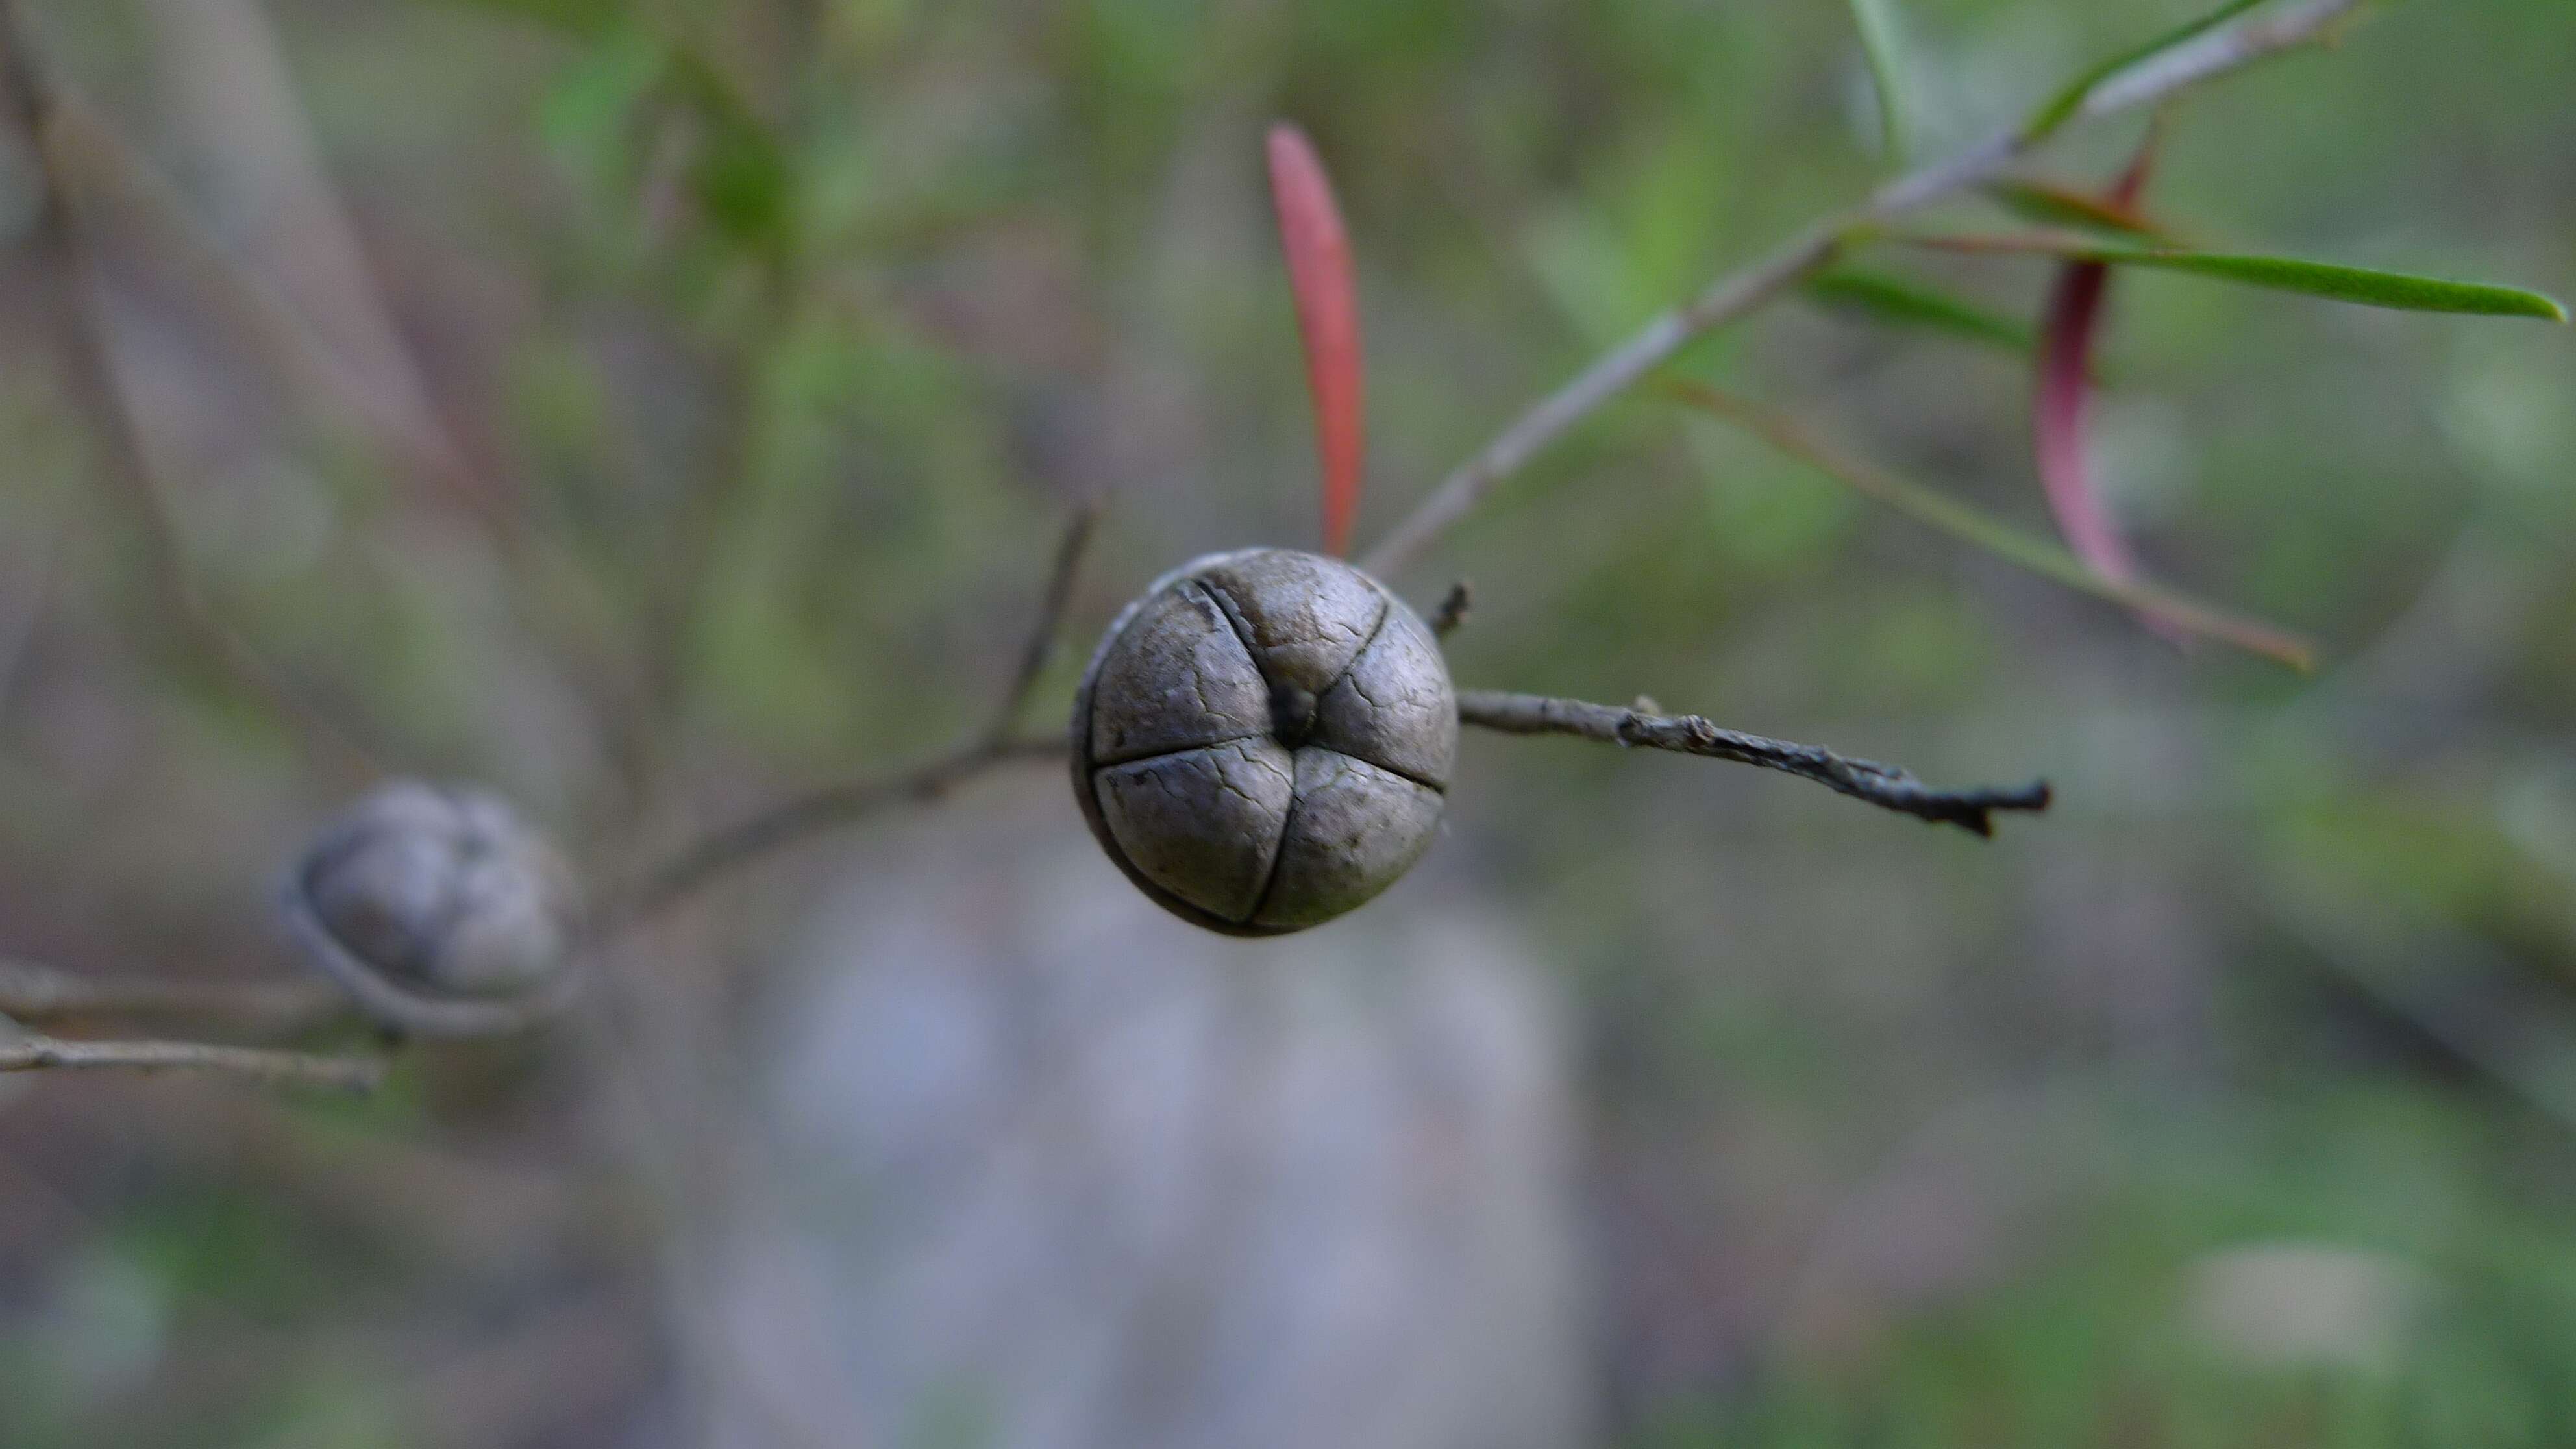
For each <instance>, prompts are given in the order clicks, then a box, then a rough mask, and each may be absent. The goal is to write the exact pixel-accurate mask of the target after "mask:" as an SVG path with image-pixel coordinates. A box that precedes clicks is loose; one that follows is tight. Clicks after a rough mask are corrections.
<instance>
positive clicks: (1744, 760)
mask: <svg viewBox="0 0 2576 1449" xmlns="http://www.w3.org/2000/svg"><path fill="white" fill-rule="evenodd" d="M1458 720H1459V722H1460V723H1461V724H1471V725H1478V726H1481V727H1483V728H1485V729H1489V730H1501V731H1502V732H1504V733H1506V734H1515V735H1540V734H1557V735H1573V736H1576V737H1577V738H1580V739H1587V740H1598V741H1600V742H1601V743H1603V744H1609V745H1623V746H1625V745H1644V746H1647V747H1649V748H1652V749H1658V750H1674V751H1677V752H1679V753H1681V754H1685V755H1704V756H1706V757H1708V758H1710V759H1713V760H1732V761H1734V762H1736V763H1737V764H1740V765H1759V766H1761V767H1762V768H1763V769H1766V770H1778V771H1781V772H1782V773H1784V774H1790V775H1795V776H1797V777H1798V778H1800V779H1802V780H1813V781H1815V782H1816V783H1817V784H1819V785H1822V786H1824V787H1825V788H1827V789H1829V790H1834V791H1837V792H1839V793H1841V794H1845V795H1849V796H1851V797H1852V798H1853V799H1855V800H1865V801H1867V802H1868V803H1870V804H1872V805H1876V806H1878V807H1879V808H1880V809H1882V810H1894V811H1896V812H1898V813H1900V814H1904V815H1911V816H1913V817H1914V818H1916V819H1918V820H1926V821H1930V822H1933V823H1935V824H1942V825H1956V826H1958V827H1959V828H1961V829H1962V830H1969V831H1973V832H1975V833H1976V834H1978V835H1992V834H1994V821H1993V819H1992V818H1991V817H1992V816H1993V814H1994V812H1996V811H1999V810H2019V811H2040V810H2045V809H2047V808H2048V799H2049V794H2048V782H2047V781H2045V780H2034V781H2032V782H2031V783H2030V784H2027V785H2023V786H2019V787H2017V788H2012V789H1982V790H1935V789H1933V788H1932V787H1931V786H1929V785H1926V784H1924V783H1923V782H1922V781H1920V780H1918V779H1916V778H1914V777H1913V776H1912V775H1910V774H1908V773H1906V772H1905V771H1903V770H1900V769H1898V768H1896V767H1895V766H1893V765H1882V764H1879V763H1877V762H1875V761H1872V760H1855V759H1850V758H1847V757H1845V756H1842V755H1838V754H1835V753H1834V752H1833V751H1831V750H1828V749H1823V748H1821V747H1819V746H1816V745H1799V744H1791V743H1790V742H1788V741H1787V740H1774V739H1766V738H1764V737H1763V736H1761V735H1748V734H1740V733H1738V732H1736V731H1734V730H1729V729H1720V728H1719V727H1717V726H1716V725H1713V724H1711V723H1709V722H1708V721H1707V720H1705V719H1702V718H1700V717H1699V716H1698V715H1695V714H1686V715H1664V714H1649V713H1646V712H1644V711H1642V710H1635V709H1622V708H1620V707H1619V706H1617V705H1611V704H1586V703H1585V702H1583V701H1582V700H1579V699H1551V698H1549V697H1547V696H1545V695H1538V694H1506V693H1503V692H1501V691H1499V690H1489V689H1469V690H1461V691H1460V692H1459V695H1458Z"/></svg>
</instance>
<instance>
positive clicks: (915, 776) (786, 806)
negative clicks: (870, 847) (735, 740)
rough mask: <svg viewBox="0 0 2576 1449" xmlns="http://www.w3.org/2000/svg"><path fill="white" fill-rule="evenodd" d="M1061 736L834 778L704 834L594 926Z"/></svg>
mask: <svg viewBox="0 0 2576 1449" xmlns="http://www.w3.org/2000/svg"><path fill="white" fill-rule="evenodd" d="M1064 749H1065V745H1064V741H1062V740H1060V739H1029V740H1004V741H998V742H996V741H978V742H977V743H975V744H973V745H970V746H968V747H966V748H965V749H962V750H960V751H958V752H957V753H955V754H952V755H948V756H945V757H943V758H941V759H938V760H934V761H932V762H931V763H929V764H927V765H924V766H922V767H921V768H919V769H917V770H912V771H909V772H907V773H905V774H901V775H894V776H890V777H887V778H885V779H878V780H853V781H849V782H846V783H843V784H839V785H828V786H825V787H824V788H822V789H819V790H814V791H810V792H808V793H806V794H803V795H798V796H796V797H794V798H792V799H789V800H785V801H782V802H780V803H779V804H776V805H772V806H770V807H768V808H767V809H764V810H762V811H759V812H758V813H756V814H754V815H751V816H748V817H746V818H745V819H743V820H740V821H737V822H736V823H734V824H732V825H729V826H726V827H724V828H723V829H721V830H717V831H714V832H713V833H711V834H708V835H704V836H701V837H699V838H698V839H697V840H695V841H692V842H691V843H689V844H688V845H687V846H685V847H683V848H682V849H681V850H680V851H679V852H678V853H677V854H676V855H674V856H672V857H671V858H670V859H669V860H668V861H666V862H665V863H663V864H662V865H659V866H657V867H655V868H653V869H652V870H650V871H647V872H646V873H645V874H644V877H643V879H642V881H641V882H640V883H639V884H637V885H636V886H635V887H634V888H633V889H631V890H629V891H627V892H625V893H624V894H623V895H622V896H620V897H618V898H616V899H615V900H613V901H612V902H611V904H610V905H609V907H608V908H607V909H605V910H603V911H602V912H601V913H600V916H599V918H598V921H597V923H596V924H595V925H594V927H593V934H594V935H595V936H598V935H607V934H613V933H614V932H616V931H618V930H622V929H623V928H625V927H626V926H628V925H631V924H633V923H634V922H636V921H638V920H640V919H642V918H644V917H647V916H651V915H654V914H657V913H658V912H660V911H661V910H663V909H664V908H666V907H668V906H670V905H672V904H674V903H676V902H678V901H679V900H681V899H682V898H684V897H686V896H689V895H692V894H695V893H696V892H697V891H698V890H700V889H702V888H703V887H705V886H706V885H707V884H708V883H709V882H711V881H713V880H715V879H716V878H717V877H719V876H724V875H730V874H732V873H733V872H734V871H736V870H739V869H741V868H743V867H744V866H747V865H750V864H752V863H753V862H755V861H757V860H759V859H761V858H762V857H764V856H767V855H769V854H771V853H772V852H775V851H778V850H783V849H785V848H787V847H789V846H792V845H797V844H801V843H803V842H804V841H807V840H810V839H812V838H814V837H815V836H817V835H821V834H824V833H825V832H827V831H832V830H838V829H840V828H841V827H843V826H846V825H850V824H854V823H856V822H857V821H860V820H863V819H865V818H867V817H868V816H870V815H874V814H876V813H877V812H878V811H881V810H887V809H892V808H893V807H895V806H898V805H918V804H926V803H928V802H929V801H932V800H936V799H938V798H940V797H941V796H943V795H946V794H947V793H948V792H949V791H951V790H954V789H956V788H957V787H959V786H961V785H963V784H965V783H966V782H967V781H969V780H972V779H974V778H975V777H977V776H979V775H982V774H984V773H986V772H987V771H990V770H995V769H998V768H1000V767H1002V766H1004V765H1009V764H1015V763H1020V762H1024V761H1031V760H1054V759H1061V758H1063V756H1064Z"/></svg>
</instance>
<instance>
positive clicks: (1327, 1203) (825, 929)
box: [713, 797, 1590, 1449]
mask: <svg viewBox="0 0 2576 1449" xmlns="http://www.w3.org/2000/svg"><path fill="white" fill-rule="evenodd" d="M1047 803H1048V802H1046V801H1045V800H1044V799H1043V798H1026V797H1024V798H1020V799H1018V800H1016V801H1014V802H1005V810H1004V811H1003V812H1001V813H995V814H986V815H981V816H968V815H966V814H964V813H963V812H958V811H951V812H948V813H946V814H944V815H941V816H938V817H934V818H931V819H926V820H923V821H920V822H916V823H913V824H911V825H908V826H906V827H903V829H902V831H901V834H900V838H895V839H884V840H879V841H877V842H873V843H872V845H871V846H870V847H869V848H867V849H866V850H865V853H864V855H863V856H862V858H860V859H859V860H857V861H855V862H853V865H852V867H851V868H850V870H849V872H848V875H847V877H846V879H847V880H848V882H849V883H848V884H847V885H846V886H844V887H843V888H841V889H840V890H839V891H838V893H837V894H836V895H835V896H834V897H833V899H832V900H831V902H830V903H829V905H828V906H827V907H825V908H824V909H823V910H822V911H821V912H820V914H819V917H818V919H817V920H816V921H815V922H814V923H813V925H812V927H811V929H810V933H809V935H808V938H807V943H806V944H805V946H804V947H803V948H802V949H801V952H800V953H799V964H800V965H801V966H802V968H803V975H804V977H805V978H806V979H805V980H804V981H803V983H802V984H801V985H798V986H795V987H793V988H792V989H790V990H789V991H788V992H787V993H786V997H785V999H784V1000H782V1001H781V1002H779V1003H778V1007H779V1009H778V1010H777V1012H776V1014H775V1017H774V1022H775V1029H774V1031H773V1033H772V1038H771V1040H769V1041H767V1042H766V1043H764V1044H763V1046H764V1049H763V1050H762V1051H761V1052H760V1053H759V1054H758V1055H759V1057H760V1059H762V1060H765V1061H768V1062H770V1063H772V1068H771V1071H770V1074H769V1076H768V1078H767V1079H766V1080H765V1082H763V1083H762V1084H761V1086H760V1088H759V1089H758V1092H757V1094H756V1095H757V1097H758V1100H759V1102H760V1107H761V1110H760V1117H761V1120H762V1123H763V1125H762V1127H761V1128H760V1129H759V1130H758V1131H757V1132H756V1133H755V1134H754V1136H755V1138H756V1141H755V1143H754V1145H753V1146H752V1147H751V1148H749V1149H748V1151H749V1152H750V1153H751V1154H752V1155H753V1157H754V1158H755V1160H756V1162H757V1166H756V1167H755V1168H754V1169H753V1170H751V1171H750V1172H748V1173H747V1174H746V1176H748V1177H749V1178H750V1179H751V1180H752V1181H754V1182H756V1183H758V1184H759V1185H760V1191H761V1197H760V1200H758V1201H756V1202H753V1203H751V1204H749V1205H747V1206H746V1207H745V1208H744V1209H743V1215H742V1217H741V1219H740V1220H739V1221H738V1222H737V1223H736V1224H735V1225H734V1226H733V1227H732V1228H731V1229H730V1232H729V1235H728V1237H727V1240H726V1243H725V1245H724V1247H723V1250H722V1252H721V1254H720V1260H721V1262H722V1263H723V1264H724V1268H723V1271H722V1274H721V1281H722V1286H721V1289H720V1292H719V1294H718V1297H719V1303H718V1305H717V1307H716V1310H715V1318H716V1327H715V1328H714V1330H713V1332H714V1333H716V1334H717V1335H718V1338H719V1341H720V1345H721V1356H722V1360H723V1362H725V1363H726V1364H728V1365H731V1366H738V1368H739V1377H740V1381H739V1382H738V1383H736V1384H734V1385H733V1386H732V1392H731V1394H730V1395H729V1397H728V1401H727V1403H726V1405H725V1409H724V1412H723V1413H722V1414H720V1416H719V1417H720V1419H721V1420H722V1421H723V1423H724V1424H725V1425H726V1427H727V1429H728V1431H729V1432H730V1433H731V1434H732V1436H733V1437H732V1438H730V1439H726V1440H724V1441H723V1442H727V1443H739V1444H742V1445H745V1446H748V1445H752V1444H760V1443H770V1442H776V1435H777V1434H778V1433H779V1432H782V1431H783V1430H782V1426H783V1427H784V1428H786V1429H794V1430H797V1431H799V1432H802V1433H804V1434H805V1435H807V1436H808V1437H809V1438H810V1439H812V1441H813V1442H831V1443H864V1444H871V1445H888V1446H909V1445H916V1444H918V1445H989V1446H1007V1449H1092V1446H1098V1449H1163V1446H1168V1449H1181V1446H1202V1445H1205V1446H1224V1449H1272V1446H1276V1449H1290V1446H1298V1449H1304V1446H1315V1445H1331V1446H1337V1449H1342V1446H1348V1449H1375V1446H1382V1449H1548V1446H1560V1445H1572V1444H1576V1443H1580V1442H1583V1441H1584V1440H1585V1438H1586V1435H1585V1434H1584V1432H1583V1430H1584V1427H1585V1423H1584V1421H1585V1407H1586V1405H1587V1403H1588V1401H1589V1397H1590V1395H1589V1392H1588V1388H1587V1381H1588V1378H1589V1373H1588V1364H1587V1363H1586V1361H1585V1358H1584V1352H1583V1349H1582V1347H1581V1344H1582V1339H1583V1326H1584V1322H1585V1311H1586V1309H1585V1304H1584V1301H1583V1295H1582V1293H1581V1291H1580V1289H1579V1283H1578V1280H1579V1274H1578V1272H1577V1269H1576V1259H1577V1253H1576V1245H1575V1228H1574V1224H1573V1214H1572V1204H1571V1201H1570V1198H1571V1196H1572V1193H1573V1182H1572V1178H1571V1171H1572V1163H1571V1161H1570V1158H1571V1148H1570V1141H1569V1137H1570V1124H1569V1121H1568V1116H1569V1109H1568V1102H1567V1087H1566V1080H1567V1077H1566V1073H1567V1067H1566V1063H1565V1061H1564V1052H1563V1043H1562V1041H1561V1040H1560V1032H1559V1025H1558V1021H1557V1016H1556V1011H1555V1008H1554V1005H1553V1002H1552V1000H1551V998H1550V996H1549V994H1548V992H1547V991H1546V990H1545V989H1544V987H1543V986H1542V985H1541V978H1540V974H1539V972H1538V971H1537V970H1536V968H1535V967H1534V965H1533V963H1531V962H1530V961H1529V960H1528V959H1527V958H1526V957H1524V956H1522V955H1521V954H1520V953H1519V952H1518V951H1517V950H1516V949H1515V948H1514V947H1513V946H1512V944H1511V942H1510V940H1509V938H1508V936H1507V935H1506V934H1505V933H1504V932H1503V931H1501V930H1498V929H1496V928H1494V927H1493V926H1492V925H1490V924H1489V923H1486V922H1483V921H1478V920H1469V919H1466V918H1463V917H1461V916H1457V915H1439V914H1433V913H1431V912H1430V911H1428V910H1424V909H1415V910H1407V911H1387V912H1383V913H1380V914H1377V915H1375V916H1372V917H1370V918H1367V919H1365V920H1354V921H1349V922H1345V923H1343V924H1342V925H1340V926H1338V927H1336V928H1335V929H1333V930H1331V931H1327V932H1321V933H1316V934H1312V935H1308V936H1303V937H1300V938H1298V939H1297V940H1296V941H1295V942H1293V943H1291V942H1280V941H1271V942H1260V943H1251V942H1242V941H1235V940H1229V939H1227V938H1224V937H1220V936H1215V935H1210V934H1208V933H1205V932H1201V931H1196V930H1191V929H1188V928H1186V927H1183V926H1181V925H1179V924H1177V923H1175V922H1173V921H1172V920H1171V919H1170V918H1168V917H1166V916H1163V915H1162V914H1160V913H1158V912H1157V911H1155V910H1154V909H1152V908H1151V907H1150V906H1149V905H1148V904H1147V903H1146V902H1145V901H1144V900H1143V899H1141V898H1139V897H1138V896H1137V894H1136V893H1134V892H1132V891H1129V890H1126V889H1123V888H1122V887H1121V886H1120V885H1119V883H1118V881H1117V880H1116V878H1115V877H1114V876H1113V875H1111V873H1110V872H1109V870H1108V869H1107V868H1106V867H1105V866H1104V865H1103V864H1102V862H1101V861H1100V859H1099V857H1098V856H1097V855H1095V854H1094V853H1093V852H1091V851H1090V850H1088V849H1086V848H1084V847H1083V845H1082V843H1081V838H1080V836H1079V834H1078V833H1077V831H1076V829H1075V827H1074V826H1073V822H1072V820H1071V817H1070V816H1069V815H1067V814H1065V813H1064V812H1062V811H1061V810H1058V811H1056V812H1054V814H1053V820H1054V821H1055V822H1056V823H1055V824H1054V825H1052V826H1050V825H1048V824H1046V823H1045V822H1047V821H1048V819H1049V814H1048V812H1047V810H1046V808H1045V807H1046V804H1047ZM1012 804H1015V805H1016V806H1017V808H1016V809H1010V808H1008V806H1009V805H1012ZM1033 822H1037V823H1034V824H1033Z"/></svg>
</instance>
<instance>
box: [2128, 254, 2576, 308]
mask: <svg viewBox="0 0 2576 1449" xmlns="http://www.w3.org/2000/svg"><path fill="white" fill-rule="evenodd" d="M2102 260H2104V261H2107V262H2111V263H2114V264H2117V265H2121V266H2134V267H2159V268H2162V269H2164V270H2166V271H2173V272H2191V273H2194V274H2196V275H2199V276H2204V277H2217V278H2219V279H2221V280H2223V281H2230V282H2242V283H2244V284H2245V285H2247V286H2249V287H2270V288H2273V289H2275V290H2277V291H2283V292H2305V293H2307V294H2309V295H2310V296H2315V297H2331V298H2333V299H2334V300H2336V301H2338V302H2358V303H2361V304H2362V305H2363V306H2366V307H2394V308H2397V309H2398V310H2400V311H2406V312H2467V313H2473V314H2476V315H2479V316H2487V317H2538V318H2542V319H2544V320H2546V321H2551V322H2564V321H2566V320H2567V309H2566V308H2565V307H2563V306H2561V305H2559V302H2558V299H2557V298H2555V297H2551V296H2547V295H2545V294H2543V293H2540V292H2530V291H2525V290H2523V289H2522V288H2520V287H2499V286H2495V285H2493V284H2491V283H2486V282H2453V281H2447V280H2444V279H2443V278H2440V277H2424V276H2416V275H2414V274H2412V273H2407V272H2381V271H2373V270H2370V269H2369V268H2366V267H2345V266H2337V265H2335V264H2333V263H2331V262H2311V261H2302V260H2300V259H2299V258H2296V257H2255V256H2231V255H2226V254H2223V253H2218V252H2177V251H2146V250H2130V249H2125V248H2124V249H2115V250H2110V251H2107V252H2105V253H2104V255H2103V257H2102Z"/></svg>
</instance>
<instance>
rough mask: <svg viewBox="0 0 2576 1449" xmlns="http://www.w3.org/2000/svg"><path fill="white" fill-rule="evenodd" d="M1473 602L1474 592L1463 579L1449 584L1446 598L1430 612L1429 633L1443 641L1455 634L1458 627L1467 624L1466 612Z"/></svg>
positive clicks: (1474, 600)
mask: <svg viewBox="0 0 2576 1449" xmlns="http://www.w3.org/2000/svg"><path fill="white" fill-rule="evenodd" d="M1475 602H1476V592H1475V590H1474V589H1471V588H1469V587H1468V586H1467V581H1466V580H1465V579H1460V580H1459V581H1458V582H1456V583H1454V584H1451V585H1450V586H1449V594H1448V597H1446V598H1444V599H1442V600H1441V601H1440V607H1439V608H1437V609H1434V610H1433V611H1432V612H1431V632H1432V633H1433V634H1436V635H1438V636H1439V637H1441V638H1443V639H1446V638H1448V637H1449V636H1450V635H1451V634H1454V633H1456V632H1457V630H1458V626H1459V625H1461V624H1464V623H1466V622H1467V611H1468V610H1469V609H1470V608H1472V607H1474V605H1475Z"/></svg>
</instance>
